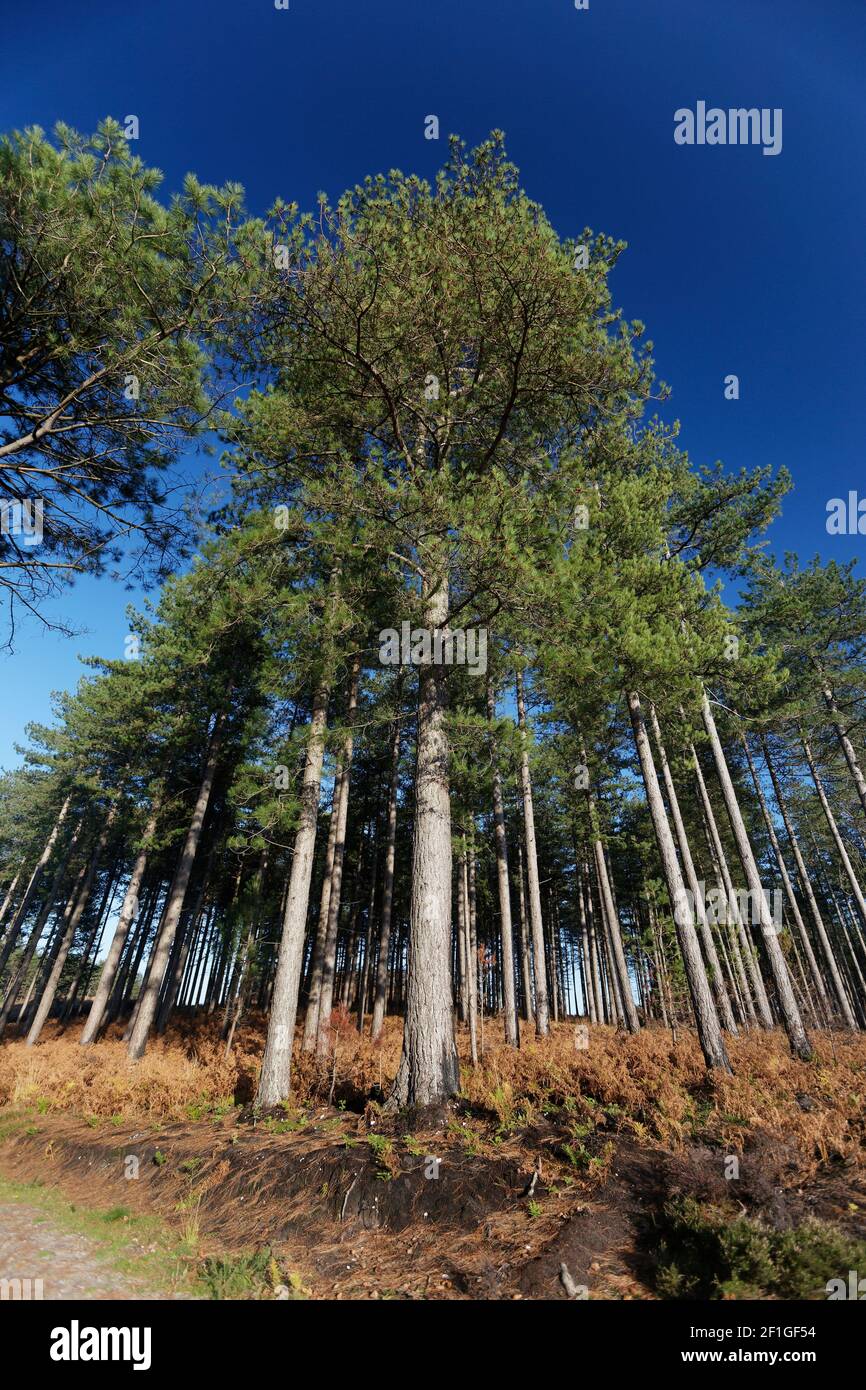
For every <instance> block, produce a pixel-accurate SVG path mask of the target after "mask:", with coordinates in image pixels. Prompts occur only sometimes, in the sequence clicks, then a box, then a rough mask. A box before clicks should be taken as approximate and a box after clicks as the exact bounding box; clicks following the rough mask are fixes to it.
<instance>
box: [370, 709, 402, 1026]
mask: <svg viewBox="0 0 866 1390" xmlns="http://www.w3.org/2000/svg"><path fill="white" fill-rule="evenodd" d="M398 691H402V684H399V685H398ZM399 716H400V711H399V709H398V711H397V717H396V718H395V720H394V729H393V732H392V734H391V781H390V784H389V787H388V832H387V841H386V844H385V877H384V879H383V882H382V920H381V922H380V923H379V957H378V960H377V962H376V997H375V999H374V1000H373V1023H372V1038H373V1042H376V1041H377V1040H378V1038H379V1037H380V1036H381V1033H382V1024H383V1023H384V1021H385V1004H386V1002H387V995H388V953H389V950H390V946H391V912H392V909H393V904H394V855H395V847H396V844H397V787H398V782H399V773H400V717H399Z"/></svg>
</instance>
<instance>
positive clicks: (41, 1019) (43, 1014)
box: [27, 801, 117, 1047]
mask: <svg viewBox="0 0 866 1390" xmlns="http://www.w3.org/2000/svg"><path fill="white" fill-rule="evenodd" d="M116 815H117V802H116V801H115V802H112V805H111V810H110V811H109V813H108V816H107V817H106V820H105V824H104V825H103V827H102V831H101V833H100V836H99V840H98V841H97V844H96V848H95V849H94V852H93V854H92V855H91V857H90V863H89V864H88V867H87V873H86V876H85V879H84V884H83V887H82V889H81V892H80V894H79V896H78V902H77V903H76V904H75V907H74V909H73V911H72V913H71V914H70V917H69V921H68V922H67V924H66V930H65V931H64V933H63V936H62V937H61V939H60V943H59V946H58V948H57V954H56V956H55V957H54V962H53V964H52V967H51V973H50V974H49V976H48V979H47V981H46V984H45V988H44V989H43V991H42V996H41V998H40V1000H39V1006H38V1008H37V1010H36V1013H35V1015H34V1018H33V1022H32V1024H31V1026H30V1031H29V1032H28V1034H27V1046H28V1047H33V1045H34V1043H36V1042H38V1040H39V1034H40V1033H41V1032H42V1029H43V1027H44V1026H45V1021H46V1019H47V1018H48V1016H49V1014H50V1013H51V1006H52V1004H53V1003H54V998H55V995H56V994H57V986H58V985H59V983H60V976H61V975H62V974H63V967H64V966H65V964H66V958H67V956H68V955H69V948H70V946H71V945H72V942H73V941H74V939H75V933H76V931H77V930H78V924H79V922H80V921H81V917H82V914H83V912H84V909H85V907H86V906H87V903H88V900H89V898H90V892H91V889H92V887H93V881H94V879H95V877H96V871H97V869H98V867H99V861H100V859H101V858H102V855H103V853H104V851H105V846H106V844H107V843H108V837H109V835H110V833H111V827H112V825H113V823H114V819H115V817H116Z"/></svg>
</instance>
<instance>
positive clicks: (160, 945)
mask: <svg viewBox="0 0 866 1390" xmlns="http://www.w3.org/2000/svg"><path fill="white" fill-rule="evenodd" d="M224 723H225V710H222V711H221V712H220V713H219V714H218V715H217V717H216V721H215V723H214V729H213V733H212V735H211V739H210V746H209V748H208V753H207V761H206V763H205V770H204V776H203V777H202V781H201V786H200V787H199V793H198V797H197V799H196V803H195V809H194V811H193V815H192V820H191V821H190V825H189V829H188V830H187V833H186V839H185V841H184V846H183V849H182V851H181V855H180V859H179V861H178V865H177V868H176V870H175V874H174V878H173V880H172V885H171V889H170V890H169V895H168V901H167V903H166V906H165V912H164V914H163V920H162V924H161V926H160V931H159V935H158V937H157V939H156V943H155V945H154V949H153V959H152V961H151V967H150V971H149V972H148V977H147V983H146V985H145V986H144V989H143V990H142V992H141V997H140V998H139V1006H138V1016H137V1018H136V1020H135V1027H134V1028H133V1030H132V1033H131V1034H130V1038H129V1046H128V1051H129V1056H130V1058H131V1060H132V1061H133V1062H137V1061H139V1060H140V1059H141V1058H142V1057H143V1056H144V1053H145V1049H146V1048H147V1039H148V1036H149V1034H150V1029H151V1026H152V1024H153V1020H154V1018H155V1016H156V1008H157V1003H158V1000H159V990H160V986H161V984H162V981H163V977H164V975H165V972H166V968H167V966H168V962H169V958H170V956H171V948H172V946H173V945H174V936H175V932H176V931H177V925H178V922H179V921H180V914H181V912H182V911H183V904H184V899H185V897H186V890H187V887H188V885H189V878H190V874H191V873H192V867H193V864H194V863H195V856H196V852H197V850H198V846H199V840H200V839H201V832H202V827H203V825H204V818H205V816H206V814H207V808H208V804H209V802H210V795H211V791H212V789H213V782H214V777H215V775H216V770H217V762H218V760H219V752H220V746H221V742H222V732H223V727H224Z"/></svg>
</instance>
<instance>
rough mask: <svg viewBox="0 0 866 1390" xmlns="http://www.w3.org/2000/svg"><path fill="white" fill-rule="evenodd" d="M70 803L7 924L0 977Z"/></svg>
mask: <svg viewBox="0 0 866 1390" xmlns="http://www.w3.org/2000/svg"><path fill="white" fill-rule="evenodd" d="M71 801H72V797H71V795H70V796H67V798H66V800H65V801H64V803H63V805H62V806H61V808H60V811H59V813H58V816H57V820H56V821H55V822H54V825H53V827H52V830H51V834H50V835H49V836H48V839H47V840H46V841H45V844H44V845H43V847H42V853H41V854H40V856H39V858H38V859H37V861H36V864H35V866H34V869H33V872H32V874H31V875H30V881H29V882H28V884H27V887H26V888H25V890H24V896H23V897H22V899H21V901H20V903H19V904H18V907H17V909H16V911H15V916H14V917H13V918H12V921H11V922H10V923H9V926H8V928H7V931H6V937H5V940H4V942H3V949H2V951H0V975H2V974H3V971H4V969H5V968H6V962H7V961H8V959H9V957H10V955H11V954H12V952H13V950H14V949H15V945H16V942H17V941H18V933H19V932H20V930H21V928H22V926H23V925H24V922H25V919H26V917H27V913H28V912H29V911H30V907H31V904H32V902H33V899H34V898H35V897H36V890H37V888H38V887H39V884H40V881H41V879H42V875H43V873H44V871H45V866H46V864H47V863H48V861H49V859H50V858H51V854H52V851H53V849H54V846H55V845H56V843H57V837H58V836H59V834H60V831H61V829H62V826H63V822H64V821H65V819H66V817H67V814H68V812H69V806H70V803H71Z"/></svg>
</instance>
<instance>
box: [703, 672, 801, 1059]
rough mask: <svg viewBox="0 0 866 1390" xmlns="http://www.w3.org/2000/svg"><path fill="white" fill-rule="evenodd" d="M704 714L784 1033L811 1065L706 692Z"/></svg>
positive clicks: (788, 976)
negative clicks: (756, 909) (759, 928)
mask: <svg viewBox="0 0 866 1390" xmlns="http://www.w3.org/2000/svg"><path fill="white" fill-rule="evenodd" d="M701 714H702V716H703V721H704V728H705V729H706V731H707V734H708V736H709V740H710V747H711V748H712V750H713V758H714V760H715V764H716V772H717V774H718V778H719V782H720V784H721V788H722V795H723V797H724V800H725V807H726V809H727V812H728V819H729V821H730V823H731V830H732V831H733V834H734V840H735V842H736V845H737V853H738V854H739V856H740V862H741V863H742V866H743V870H744V872H745V875H746V882H747V884H748V886H749V893H750V896H751V899H752V902H753V903H754V902H755V901H757V904H758V913H759V917H760V925H761V934H762V936H763V940H764V947H765V950H766V952H767V959H768V961H769V963H770V970H771V972H772V976H773V982H774V984H775V986H776V994H777V997H778V1001H779V1009H780V1011H781V1014H782V1021H783V1023H784V1025H785V1032H786V1033H787V1034H788V1041H789V1042H790V1044H791V1051H792V1052H793V1053H794V1055H795V1056H796V1057H799V1058H800V1059H801V1061H804V1062H808V1061H809V1060H810V1058H811V1057H812V1044H811V1043H810V1042H809V1037H808V1034H807V1033H806V1029H805V1028H804V1027H803V1020H802V1018H801V1017H800V1010H799V1009H798V1008H797V1001H796V999H795V998H794V990H793V988H792V986H791V977H790V975H789V974H788V967H787V965H786V964H785V957H784V956H783V954H782V948H781V946H780V945H779V938H778V936H777V935H776V929H775V926H774V924H773V920H772V918H771V916H770V909H769V906H768V904H767V899H766V896H765V894H764V889H763V886H762V884H761V878H760V874H759V873H758V866H757V864H756V863H755V856H754V854H753V852H752V846H751V844H750V843H749V837H748V834H747V833H746V826H745V822H744V821H743V815H742V812H741V811H740V806H739V802H738V801H737V795H736V792H735V791H734V784H733V781H732V779H731V774H730V771H729V769H728V764H727V760H726V758H725V754H724V750H723V748H722V743H721V739H720V738H719V734H718V730H717V729H716V721H715V719H714V718H713V712H712V710H711V709H710V702H709V699H708V698H707V695H706V692H704V696H703V700H702V703H701Z"/></svg>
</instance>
